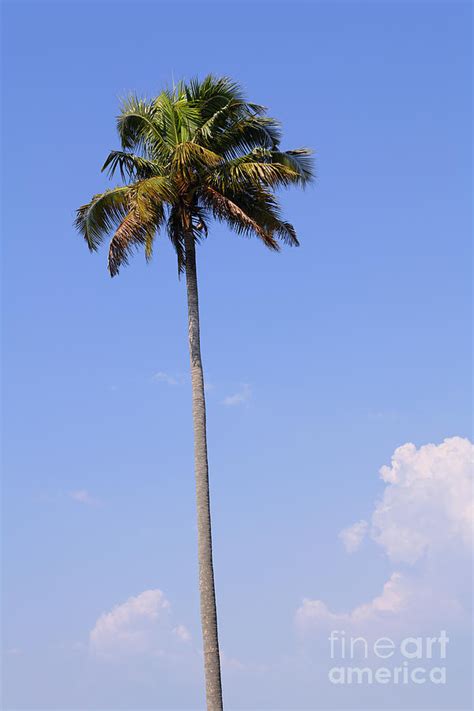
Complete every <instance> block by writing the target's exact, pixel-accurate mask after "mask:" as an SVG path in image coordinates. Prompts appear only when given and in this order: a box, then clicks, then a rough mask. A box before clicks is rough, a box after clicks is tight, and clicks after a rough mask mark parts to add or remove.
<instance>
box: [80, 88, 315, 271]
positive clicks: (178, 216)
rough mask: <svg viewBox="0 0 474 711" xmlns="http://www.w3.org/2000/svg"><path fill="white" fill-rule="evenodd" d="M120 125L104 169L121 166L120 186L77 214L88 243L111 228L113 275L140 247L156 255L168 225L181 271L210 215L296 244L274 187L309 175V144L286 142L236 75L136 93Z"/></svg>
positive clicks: (240, 229)
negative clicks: (188, 243)
mask: <svg viewBox="0 0 474 711" xmlns="http://www.w3.org/2000/svg"><path fill="white" fill-rule="evenodd" d="M117 130H118V133H119V137H120V142H121V145H122V148H121V150H116V151H111V152H110V153H109V155H108V156H107V158H106V160H105V163H104V165H103V168H102V170H104V171H106V172H107V173H108V175H109V177H112V176H113V175H115V174H117V173H118V174H119V175H120V177H121V179H122V181H123V182H124V185H123V186H121V187H117V188H113V189H112V190H106V191H105V192H104V193H102V194H101V195H94V197H93V198H92V200H91V201H90V202H89V203H87V204H86V205H83V206H82V207H80V208H79V209H78V210H77V215H76V227H77V229H78V230H79V232H81V234H82V235H83V236H84V238H85V239H86V241H87V244H88V246H89V248H90V249H91V250H96V249H97V248H98V246H99V245H100V243H101V242H102V240H103V239H104V237H105V236H106V235H108V234H109V235H110V234H113V237H112V240H111V243H110V248H109V269H110V272H111V274H112V275H114V274H117V273H118V270H119V268H120V266H121V265H123V264H126V263H127V262H128V259H129V257H130V255H131V253H132V252H133V251H134V249H135V248H136V247H143V248H144V251H145V257H146V258H147V259H150V258H151V255H152V252H153V242H154V238H155V235H156V234H157V232H158V231H159V230H160V229H161V228H162V227H163V228H164V229H165V230H166V232H167V233H168V236H169V238H170V240H171V242H172V244H173V246H174V249H175V251H176V255H177V259H178V271H179V272H181V271H182V270H183V268H184V265H185V260H186V249H185V241H184V235H185V234H189V232H192V235H193V238H194V240H195V241H199V240H201V238H203V237H205V236H206V235H207V230H208V223H209V219H210V218H212V217H214V218H215V219H217V220H221V221H225V222H226V223H227V224H228V225H229V226H230V227H231V228H232V229H233V230H234V231H236V232H237V233H238V234H243V235H256V236H257V237H259V238H260V239H261V240H262V241H263V242H264V243H265V244H266V245H267V246H268V247H269V248H270V249H273V250H276V249H278V248H279V242H285V243H287V244H290V245H297V244H298V239H297V237H296V232H295V229H294V227H293V226H292V225H291V224H290V223H289V222H287V221H285V220H284V219H283V217H282V215H281V209H280V206H279V204H278V201H277V199H276V197H275V195H274V191H275V190H278V189H280V188H282V187H288V186H290V185H302V186H304V185H306V184H307V183H309V182H310V181H311V180H312V179H313V177H314V173H313V159H312V156H311V151H310V150H309V149H307V148H299V149H296V150H289V151H284V150H282V148H281V147H280V143H281V128H280V124H279V122H278V121H276V120H275V119H274V118H272V117H271V116H268V115H267V113H266V109H265V108H264V107H263V106H260V105H259V104H255V103H251V102H249V101H247V99H246V97H245V95H244V92H243V90H242V88H241V87H240V85H239V84H237V83H236V82H234V81H232V80H231V79H229V78H228V77H215V76H213V75H208V76H206V77H205V78H204V79H203V80H202V81H200V80H198V79H191V80H190V81H188V82H179V83H178V84H176V85H174V86H173V87H172V88H170V89H165V90H164V91H162V92H161V93H160V94H159V95H158V96H156V97H155V98H154V99H151V100H148V99H143V98H140V97H138V96H136V95H130V96H129V97H128V98H127V99H125V100H124V101H123V103H122V107H121V111H120V115H119V117H118V119H117Z"/></svg>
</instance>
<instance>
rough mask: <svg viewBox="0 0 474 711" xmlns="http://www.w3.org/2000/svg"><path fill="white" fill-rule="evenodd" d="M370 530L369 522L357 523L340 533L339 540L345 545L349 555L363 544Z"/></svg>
mask: <svg viewBox="0 0 474 711" xmlns="http://www.w3.org/2000/svg"><path fill="white" fill-rule="evenodd" d="M368 528H369V524H368V523H367V521H357V523H353V524H352V526H349V527H348V528H343V529H342V531H341V532H340V533H339V538H340V539H341V541H342V542H343V543H344V546H345V548H346V551H347V552H348V553H354V552H355V551H356V550H357V549H358V548H359V546H360V544H361V543H362V541H363V539H364V536H365V534H366V533H367V530H368Z"/></svg>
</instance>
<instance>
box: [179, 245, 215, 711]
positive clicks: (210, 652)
mask: <svg viewBox="0 0 474 711" xmlns="http://www.w3.org/2000/svg"><path fill="white" fill-rule="evenodd" d="M185 248H186V287H187V295H188V323H189V354H190V357H191V383H192V391H193V423H194V469H195V475H196V506H197V527H198V558H199V591H200V597H201V626H202V636H203V647H204V671H205V677H206V700H207V711H222V709H223V704H222V685H221V669H220V658H219V640H218V636H217V609H216V594H215V588H214V569H213V564H212V535H211V511H210V501H209V470H208V461H207V436H206V402H205V398H204V376H203V369H202V361H201V342H200V333H199V302H198V287H197V271H196V249H195V243H194V236H193V235H192V234H189V232H188V233H187V234H186V235H185Z"/></svg>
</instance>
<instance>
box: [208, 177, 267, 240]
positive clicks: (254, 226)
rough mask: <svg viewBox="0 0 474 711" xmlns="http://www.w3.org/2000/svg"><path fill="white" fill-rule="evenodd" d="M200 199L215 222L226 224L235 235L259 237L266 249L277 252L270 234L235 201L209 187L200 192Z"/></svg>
mask: <svg viewBox="0 0 474 711" xmlns="http://www.w3.org/2000/svg"><path fill="white" fill-rule="evenodd" d="M201 197H202V200H203V203H204V205H205V206H206V207H207V208H208V209H209V210H210V211H211V212H212V214H213V216H214V217H215V218H216V219H217V220H220V221H223V222H227V223H228V224H229V225H230V227H232V229H233V230H234V231H235V232H237V234H240V235H246V236H251V235H252V234H254V235H256V236H257V237H260V239H261V240H262V241H263V242H264V243H265V244H266V246H267V247H269V248H270V249H273V250H275V251H278V249H279V246H278V243H277V242H276V241H275V240H274V238H273V236H272V235H271V233H270V232H269V231H268V230H266V229H265V228H264V227H263V226H262V225H261V224H259V222H257V220H255V219H253V218H252V217H250V216H249V215H248V214H247V212H245V210H244V209H243V208H242V207H240V206H239V205H238V204H237V202H236V201H235V200H232V199H230V198H229V197H226V196H225V195H222V194H221V193H220V192H218V191H217V190H215V189H214V188H211V187H205V188H204V189H203V190H202V193H201Z"/></svg>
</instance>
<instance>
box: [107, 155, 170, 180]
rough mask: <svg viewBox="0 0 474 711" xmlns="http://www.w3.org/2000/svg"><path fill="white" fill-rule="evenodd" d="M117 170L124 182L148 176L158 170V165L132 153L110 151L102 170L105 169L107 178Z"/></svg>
mask: <svg viewBox="0 0 474 711" xmlns="http://www.w3.org/2000/svg"><path fill="white" fill-rule="evenodd" d="M117 170H118V171H119V172H120V177H121V178H122V180H123V181H124V182H125V180H130V179H132V180H133V179H135V178H150V177H151V176H152V175H156V174H157V173H159V172H160V165H159V163H156V162H154V161H151V160H147V159H146V158H142V157H141V156H137V155H135V154H134V153H127V152H126V151H110V153H109V155H108V156H107V158H106V160H105V163H104V165H103V166H102V172H104V171H107V175H108V176H109V178H112V177H113V175H114V174H115V172H116V171H117Z"/></svg>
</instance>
